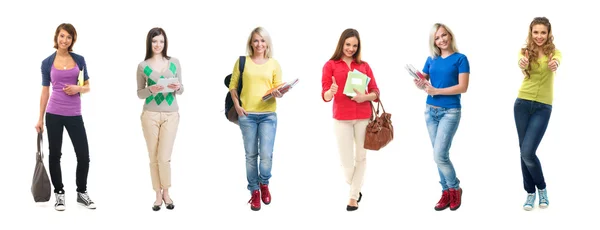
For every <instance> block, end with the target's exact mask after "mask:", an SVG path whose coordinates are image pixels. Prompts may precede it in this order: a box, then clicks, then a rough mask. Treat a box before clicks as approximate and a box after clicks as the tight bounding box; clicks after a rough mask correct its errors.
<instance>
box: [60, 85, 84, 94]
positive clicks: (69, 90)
mask: <svg viewBox="0 0 600 230" xmlns="http://www.w3.org/2000/svg"><path fill="white" fill-rule="evenodd" d="M63 92H65V93H66V94H67V95H69V96H71V95H75V94H78V93H80V92H81V86H78V85H67V86H65V87H64V88H63Z"/></svg>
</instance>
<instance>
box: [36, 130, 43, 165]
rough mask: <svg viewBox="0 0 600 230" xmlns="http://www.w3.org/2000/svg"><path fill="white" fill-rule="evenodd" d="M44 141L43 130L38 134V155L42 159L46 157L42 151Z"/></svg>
mask: <svg viewBox="0 0 600 230" xmlns="http://www.w3.org/2000/svg"><path fill="white" fill-rule="evenodd" d="M42 142H43V138H42V132H39V133H38V136H37V155H38V156H39V157H40V158H41V159H44V153H43V152H42Z"/></svg>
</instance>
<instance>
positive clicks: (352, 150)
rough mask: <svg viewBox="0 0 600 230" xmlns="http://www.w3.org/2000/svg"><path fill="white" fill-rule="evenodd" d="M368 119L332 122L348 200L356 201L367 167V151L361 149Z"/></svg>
mask: <svg viewBox="0 0 600 230" xmlns="http://www.w3.org/2000/svg"><path fill="white" fill-rule="evenodd" d="M368 124H369V119H364V120H334V130H335V136H336V137H337V143H338V151H339V154H340V160H341V162H342V168H343V170H344V176H345V177H346V183H347V184H348V185H350V198H351V199H358V194H359V192H360V190H361V188H362V185H363V178H364V175H365V169H366V167H367V150H366V149H365V148H364V147H363V146H364V143H365V135H366V129H367V125H368Z"/></svg>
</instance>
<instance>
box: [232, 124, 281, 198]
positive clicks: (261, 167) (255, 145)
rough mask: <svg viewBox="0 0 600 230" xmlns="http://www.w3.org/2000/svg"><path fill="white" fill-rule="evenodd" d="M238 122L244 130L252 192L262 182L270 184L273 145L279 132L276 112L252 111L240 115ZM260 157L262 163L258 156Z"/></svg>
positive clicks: (247, 166) (249, 184)
mask: <svg viewBox="0 0 600 230" xmlns="http://www.w3.org/2000/svg"><path fill="white" fill-rule="evenodd" d="M238 124H239V125H240V129H241V130H242V137H243V139H244V149H245V151H246V179H247V180H248V190H250V192H252V191H254V190H257V189H259V183H260V184H266V185H268V184H269V179H270V178H271V167H272V159H273V145H274V144H275V133H276V132H277V114H276V113H258V114H253V113H250V114H248V115H247V116H240V117H239V118H238ZM259 157H260V164H259V163H258V161H259V160H258V158H259Z"/></svg>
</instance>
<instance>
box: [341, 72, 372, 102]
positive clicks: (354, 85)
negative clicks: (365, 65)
mask: <svg viewBox="0 0 600 230" xmlns="http://www.w3.org/2000/svg"><path fill="white" fill-rule="evenodd" d="M369 81H371V78H369V76H367V75H366V74H364V73H361V72H360V71H358V70H356V69H355V70H354V71H351V72H348V76H347V78H346V85H344V94H345V95H346V96H349V97H354V96H356V92H354V89H356V90H357V91H358V92H363V93H364V92H366V91H367V86H368V85H369Z"/></svg>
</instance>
